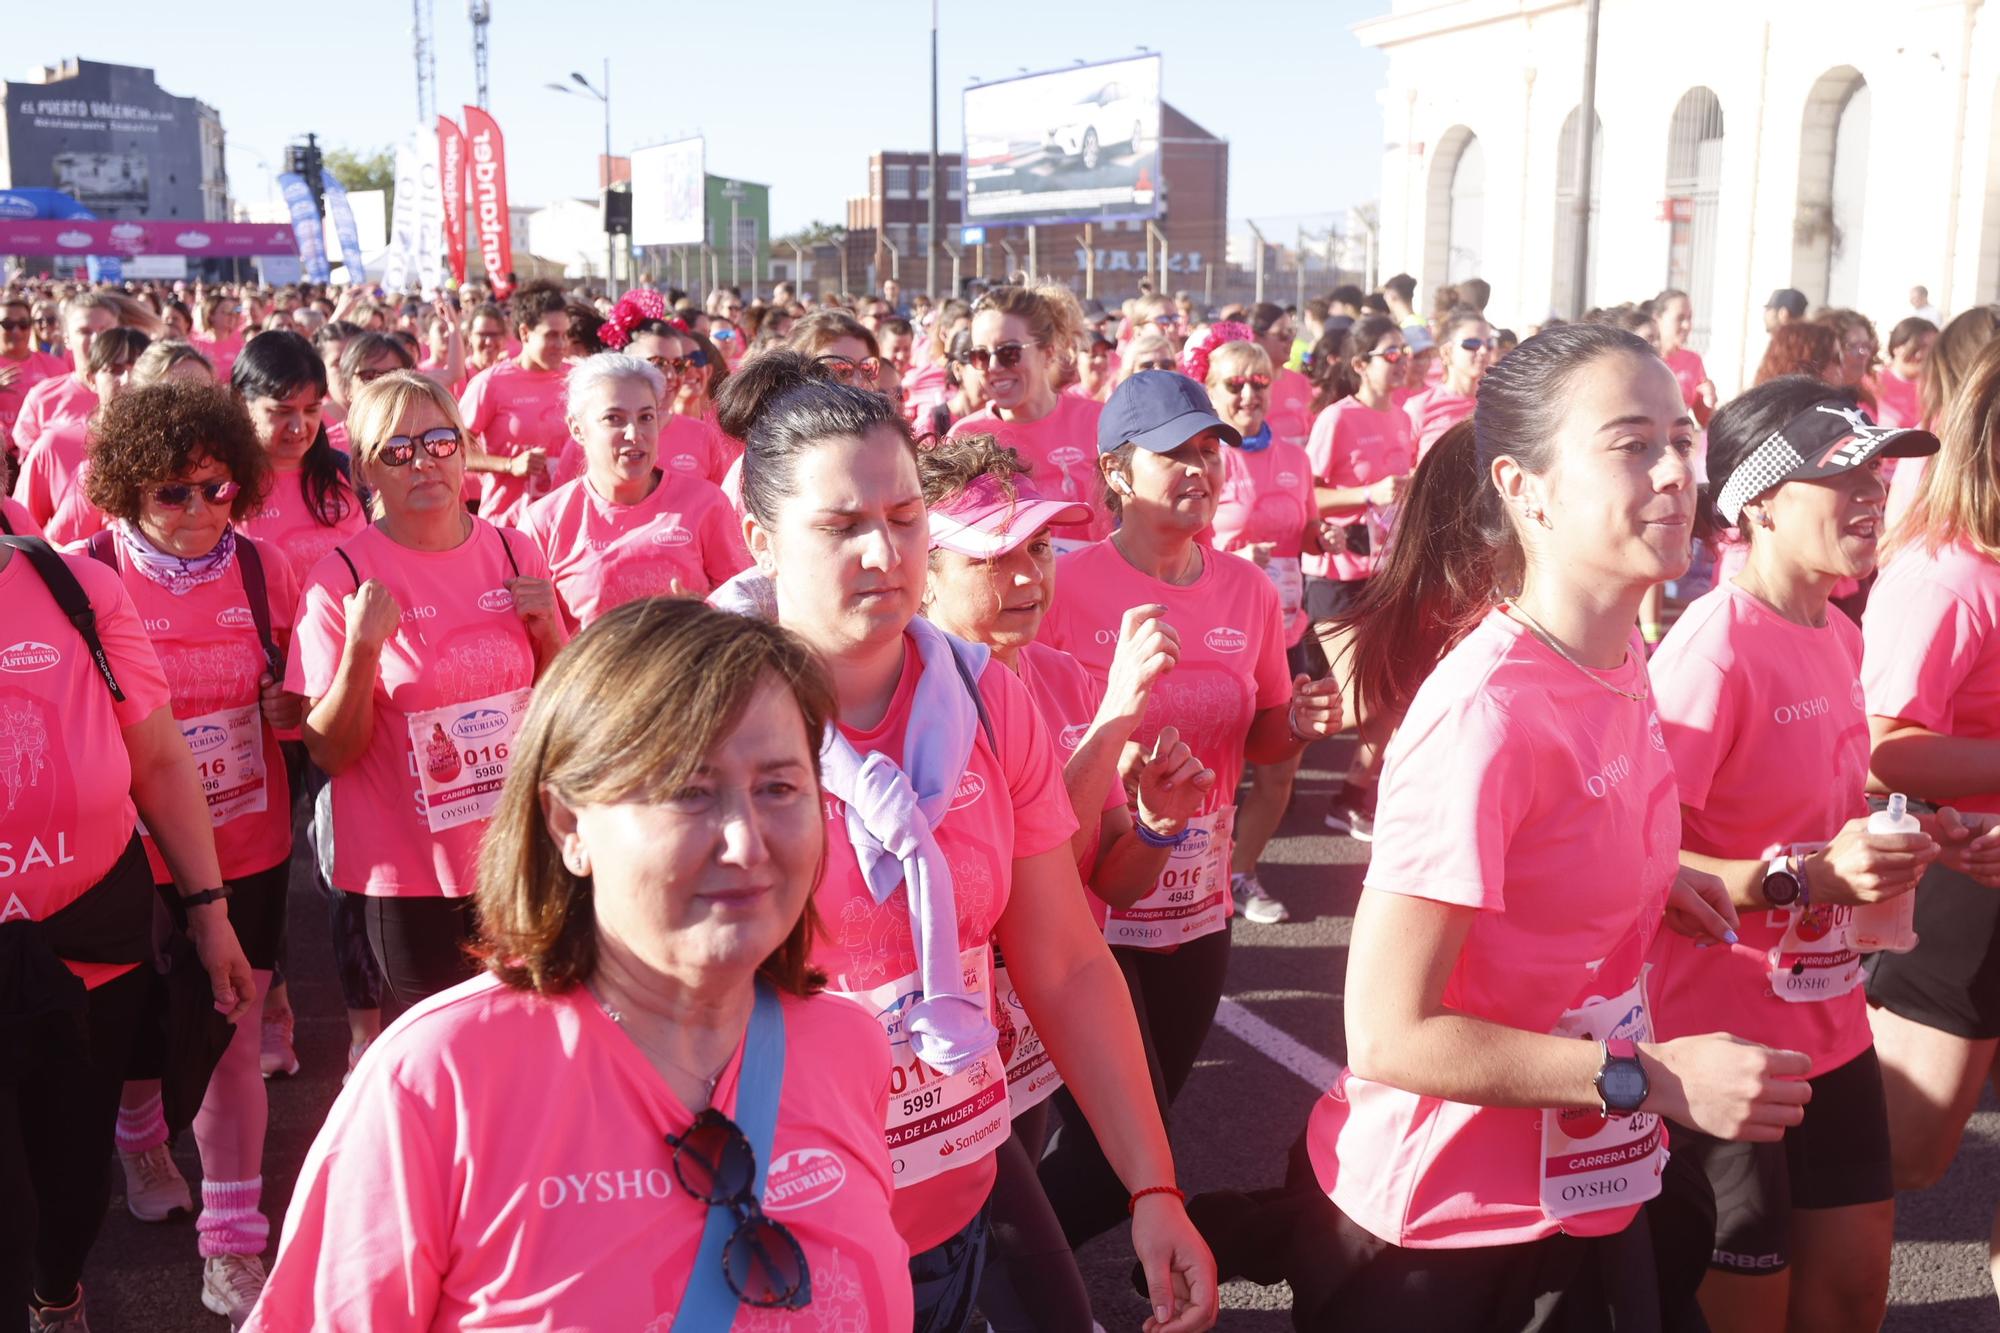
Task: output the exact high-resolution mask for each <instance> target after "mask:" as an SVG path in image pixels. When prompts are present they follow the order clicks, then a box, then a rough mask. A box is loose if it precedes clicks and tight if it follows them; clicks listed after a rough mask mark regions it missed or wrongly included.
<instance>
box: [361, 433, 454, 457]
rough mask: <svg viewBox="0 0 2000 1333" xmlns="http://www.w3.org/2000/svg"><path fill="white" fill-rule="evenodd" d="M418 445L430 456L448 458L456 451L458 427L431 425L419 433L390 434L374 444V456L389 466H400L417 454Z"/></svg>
mask: <svg viewBox="0 0 2000 1333" xmlns="http://www.w3.org/2000/svg"><path fill="white" fill-rule="evenodd" d="M418 445H422V446H423V449H424V452H425V453H427V454H429V455H430V456H431V457H432V458H450V457H451V456H452V455H453V454H455V453H457V452H458V446H459V434H458V428H457V427H455V426H433V427H431V428H430V429H429V430H427V431H425V432H424V433H423V434H421V435H391V436H390V437H389V438H388V439H386V440H384V441H382V443H380V444H378V445H376V446H375V456H376V457H377V458H379V459H381V460H382V461H383V462H384V463H385V464H387V465H388V466H390V467H402V466H404V465H405V464H407V463H408V462H409V461H410V460H411V459H413V458H415V457H416V456H417V446H418Z"/></svg>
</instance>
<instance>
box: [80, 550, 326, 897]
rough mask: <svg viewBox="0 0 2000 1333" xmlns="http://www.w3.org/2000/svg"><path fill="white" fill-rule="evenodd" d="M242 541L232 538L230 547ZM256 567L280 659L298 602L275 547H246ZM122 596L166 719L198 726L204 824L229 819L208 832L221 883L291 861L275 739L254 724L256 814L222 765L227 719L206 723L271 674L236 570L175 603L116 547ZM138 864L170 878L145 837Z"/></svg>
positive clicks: (229, 742) (250, 695)
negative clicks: (150, 660) (161, 686)
mask: <svg viewBox="0 0 2000 1333" xmlns="http://www.w3.org/2000/svg"><path fill="white" fill-rule="evenodd" d="M245 540H248V539H247V538H244V537H243V536H242V535H241V534H238V541H239V542H242V541H245ZM255 544H256V546H257V553H258V554H259V555H260V556H262V557H263V562H264V591H265V593H266V595H267V597H268V599H269V602H270V616H271V638H272V639H273V640H274V641H275V642H276V643H277V645H278V651H279V652H281V653H282V652H284V651H285V650H286V646H287V645H288V644H290V642H291V639H292V614H293V612H294V610H295V609H296V608H297V606H298V604H299V585H298V580H297V579H295V578H294V577H292V570H291V566H290V565H288V564H286V563H285V558H284V556H282V555H280V554H279V553H278V552H277V551H276V550H275V549H274V548H272V547H270V546H266V545H264V544H263V543H261V542H258V543H255ZM111 553H112V554H113V555H114V556H115V557H116V558H117V561H118V570H119V573H120V574H121V575H122V576H123V577H124V580H125V591H126V593H127V595H129V596H130V597H131V599H132V605H133V606H134V607H136V608H137V609H138V612H139V620H140V623H141V624H143V625H144V626H145V627H146V634H147V636H148V637H149V638H151V639H152V641H153V651H154V652H155V653H157V654H158V655H159V659H160V670H161V671H162V672H164V673H165V675H166V678H167V691H168V693H169V694H170V695H171V696H172V700H173V709H174V718H175V720H176V721H179V722H182V723H186V722H188V721H190V720H192V719H195V718H202V719H204V721H205V723H206V725H205V726H204V727H203V728H202V730H201V732H200V733H199V734H196V735H190V736H189V741H188V744H189V748H190V749H193V750H194V751H195V760H196V763H197V764H198V765H199V767H200V771H201V779H202V785H203V788H204V789H205V790H207V791H208V792H209V816H210V818H211V819H214V818H217V817H219V816H223V815H225V814H228V817H227V818H226V819H225V820H224V822H222V823H219V824H217V825H215V854H216V856H217V857H218V858H219V859H220V860H221V862H222V876H223V878H224V879H240V878H242V877H244V876H246V875H254V874H256V873H257V872H258V871H260V870H269V869H270V868H271V867H272V866H275V865H279V864H281V863H283V862H284V861H285V859H286V858H288V857H289V856H291V854H292V802H291V788H290V786H289V785H288V784H287V782H286V778H285V760H284V756H283V755H282V754H281V753H279V750H278V737H277V734H276V733H275V732H273V731H272V730H271V729H270V727H268V726H265V725H263V721H262V718H261V715H260V716H259V717H258V718H257V720H256V724H255V731H256V732H261V733H262V737H263V740H262V743H261V745H259V746H258V747H257V753H258V754H259V755H260V756H261V758H262V761H263V765H264V779H263V782H262V783H261V784H257V785H259V786H261V787H262V789H263V807H264V808H263V809H262V810H261V811H259V810H253V809H249V808H247V807H249V806H253V805H255V804H256V793H255V790H254V788H246V787H245V785H244V783H243V782H242V780H241V779H240V777H239V773H240V769H241V766H240V765H235V764H232V763H231V762H230V761H231V759H232V758H234V757H235V756H234V755H233V753H232V751H233V749H234V742H236V741H237V740H238V737H237V736H235V735H234V734H233V733H232V731H231V730H230V726H231V723H230V720H229V719H227V718H225V717H218V716H214V715H215V714H220V713H223V712H225V711H227V710H239V711H240V710H242V709H245V708H256V707H257V706H258V704H259V701H260V697H261V696H260V695H259V693H258V689H257V681H258V679H259V678H260V677H262V676H265V675H267V674H269V673H270V669H271V668H270V665H269V663H268V662H266V661H265V658H264V649H263V645H262V644H261V643H259V642H258V639H257V627H256V621H255V620H254V619H253V618H252V616H251V613H250V596H249V593H248V592H247V591H246V590H245V588H244V586H243V576H242V566H241V565H240V564H233V565H231V567H230V568H229V570H228V571H227V572H225V573H224V574H223V576H222V577H221V578H219V579H216V580H214V581H213V582H210V583H204V584H201V585H200V586H199V587H195V588H190V589H189V590H188V591H187V592H186V593H184V594H182V595H181V596H179V597H176V596H174V595H173V593H171V592H169V591H168V590H167V589H166V588H165V587H164V586H163V585H161V584H159V583H157V582H155V581H154V580H152V579H149V578H147V577H146V576H145V575H144V574H143V573H141V572H140V571H139V570H138V569H136V568H135V567H134V566H133V565H132V562H131V561H130V560H129V559H128V558H127V557H126V553H125V547H124V543H123V542H118V541H114V542H112V543H111ZM146 858H147V860H149V861H150V862H151V863H152V866H153V880H154V882H155V883H159V884H164V883H166V882H167V880H168V879H169V878H170V876H169V875H168V873H167V863H166V862H165V861H163V860H161V859H160V853H159V849H158V848H156V847H155V846H154V845H153V840H152V839H151V838H147V839H146Z"/></svg>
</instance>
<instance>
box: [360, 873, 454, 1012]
mask: <svg viewBox="0 0 2000 1333" xmlns="http://www.w3.org/2000/svg"><path fill="white" fill-rule="evenodd" d="M349 896H350V897H355V898H362V899H363V902H362V909H361V910H362V915H363V918H364V919H365V920H366V921H367V923H368V944H369V946H370V947H371V948H372V949H373V950H374V952H375V958H376V961H377V962H378V963H380V965H381V968H382V980H383V981H384V982H385V983H386V984H387V985H388V987H389V993H390V994H391V995H393V996H395V997H396V1001H397V1003H399V1004H401V1005H402V1006H403V1007H404V1008H408V1007H409V1006H411V1005H413V1004H415V1003H416V1002H417V1001H419V1000H422V999H426V998H428V997H430V996H432V995H435V994H437V993H438V992H439V991H441V990H450V989H451V988H452V987H453V986H456V985H457V984H458V983H459V982H461V981H465V980H468V979H469V978H471V977H472V976H473V974H475V973H476V972H478V970H479V968H478V965H477V964H475V963H474V962H473V961H472V958H471V956H470V955H469V954H467V953H466V951H465V946H466V945H467V944H468V943H470V942H471V940H472V936H473V923H474V916H473V905H472V899H470V898H368V897H365V896H364V895H362V894H358V893H357V894H351V895H349Z"/></svg>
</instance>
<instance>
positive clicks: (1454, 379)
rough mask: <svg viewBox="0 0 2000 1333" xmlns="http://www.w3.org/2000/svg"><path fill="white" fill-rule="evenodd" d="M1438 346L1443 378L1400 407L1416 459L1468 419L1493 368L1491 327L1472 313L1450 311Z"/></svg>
mask: <svg viewBox="0 0 2000 1333" xmlns="http://www.w3.org/2000/svg"><path fill="white" fill-rule="evenodd" d="M1438 346H1439V347H1441V348H1442V349H1443V352H1444V362H1443V364H1444V378H1443V379H1442V380H1440V381H1439V382H1438V383H1437V384H1435V385H1431V386H1428V387H1421V388H1419V389H1418V391H1417V392H1416V393H1414V394H1412V395H1411V396H1410V397H1409V398H1408V399H1407V400H1405V402H1404V403H1403V412H1404V414H1405V415H1406V416H1408V417H1409V419H1410V438H1411V439H1412V440H1414V441H1415V442H1416V446H1417V457H1418V458H1422V457H1423V456H1424V454H1425V453H1426V452H1427V451H1428V450H1429V449H1430V447H1431V446H1432V445H1433V444H1436V443H1437V439H1438V436H1440V435H1442V434H1444V433H1445V431H1446V430H1448V429H1449V428H1450V427H1451V426H1453V425H1454V424H1456V423H1458V422H1460V421H1463V420H1465V419H1466V418H1467V417H1469V416H1471V415H1472V407H1473V403H1474V401H1475V395H1476V394H1478V392H1479V381H1480V379H1481V378H1482V377H1483V376H1484V375H1485V374H1486V370H1487V368H1488V367H1489V366H1491V365H1492V364H1493V326H1492V325H1490V324H1488V323H1487V322H1486V317H1485V316H1484V315H1482V314H1480V313H1479V312H1478V311H1476V310H1469V309H1465V308H1460V309H1457V310H1454V311H1452V312H1451V314H1450V315H1449V316H1447V317H1446V319H1445V320H1444V323H1443V326H1442V328H1441V332H1440V336H1439V338H1438Z"/></svg>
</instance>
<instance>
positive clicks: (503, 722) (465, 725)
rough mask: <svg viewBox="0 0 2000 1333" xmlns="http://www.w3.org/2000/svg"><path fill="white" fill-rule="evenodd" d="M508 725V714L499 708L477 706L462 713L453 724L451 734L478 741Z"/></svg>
mask: <svg viewBox="0 0 2000 1333" xmlns="http://www.w3.org/2000/svg"><path fill="white" fill-rule="evenodd" d="M506 727H507V715H506V714H505V713H503V712H501V711H500V710H499V709H497V708H475V709H473V710H472V711H471V712H469V713H460V714H459V715H458V720H457V721H455V722H453V723H452V724H451V734H452V735H454V736H456V737H458V738H459V739H460V740H462V741H476V740H479V739H481V738H483V737H486V736H491V735H492V734H493V733H494V732H496V731H504V730H506Z"/></svg>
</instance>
